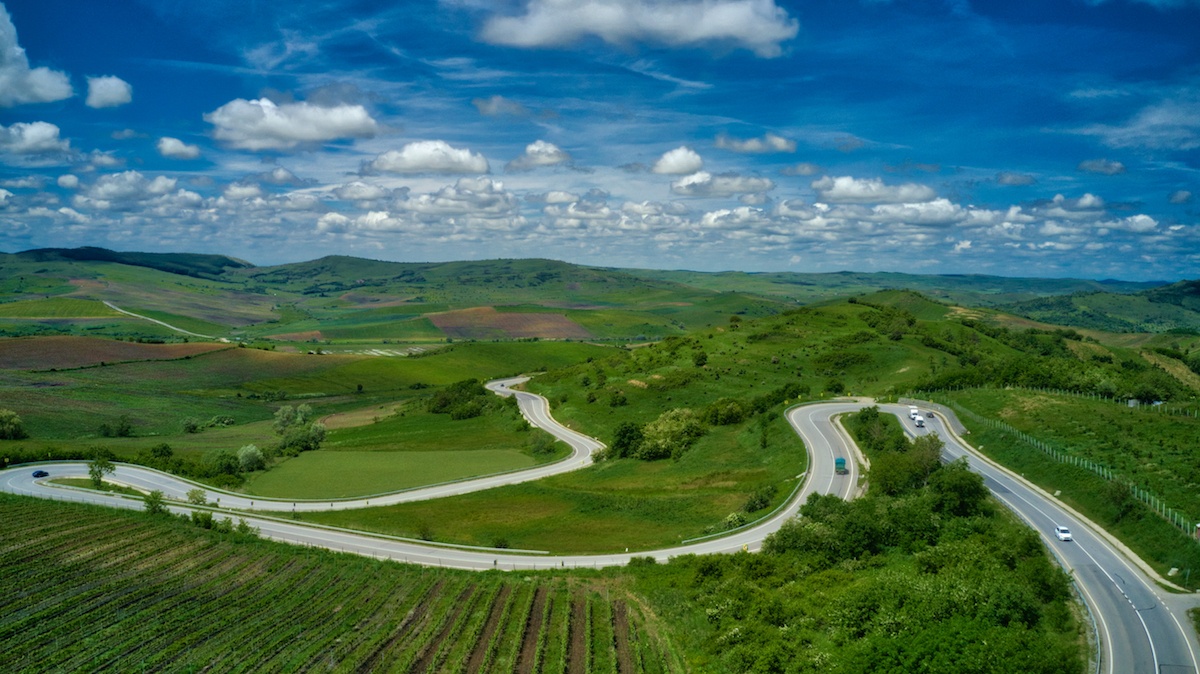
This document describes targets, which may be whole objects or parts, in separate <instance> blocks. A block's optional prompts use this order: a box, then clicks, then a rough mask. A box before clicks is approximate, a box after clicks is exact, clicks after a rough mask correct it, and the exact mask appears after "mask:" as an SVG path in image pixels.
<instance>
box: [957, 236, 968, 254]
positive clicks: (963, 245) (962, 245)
mask: <svg viewBox="0 0 1200 674" xmlns="http://www.w3.org/2000/svg"><path fill="white" fill-rule="evenodd" d="M970 249H971V240H970V239H963V240H962V241H959V242H958V243H956V244H954V252H955V253H961V252H963V251H967V250H970Z"/></svg>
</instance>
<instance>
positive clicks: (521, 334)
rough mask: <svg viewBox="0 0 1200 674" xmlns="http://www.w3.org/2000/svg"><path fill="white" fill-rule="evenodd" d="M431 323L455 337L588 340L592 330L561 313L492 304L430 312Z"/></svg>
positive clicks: (448, 335)
mask: <svg viewBox="0 0 1200 674" xmlns="http://www.w3.org/2000/svg"><path fill="white" fill-rule="evenodd" d="M428 318H429V320H430V322H432V323H433V324H434V326H436V327H437V329H438V330H441V331H442V332H443V333H445V335H446V336H447V337H451V338H454V339H522V338H527V337H538V338H541V339H589V338H591V336H592V335H591V333H589V332H588V331H587V330H585V329H584V328H583V326H581V325H579V324H578V323H576V322H575V321H572V320H571V319H569V318H567V317H566V316H563V315H561V314H518V313H502V312H499V311H496V310H495V309H494V308H493V307H475V308H473V309H462V310H459V311H447V312H444V313H438V314H429V316H428Z"/></svg>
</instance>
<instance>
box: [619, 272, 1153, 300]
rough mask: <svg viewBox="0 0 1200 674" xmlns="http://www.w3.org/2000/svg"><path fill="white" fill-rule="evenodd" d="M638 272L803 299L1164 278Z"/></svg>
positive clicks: (1045, 288)
mask: <svg viewBox="0 0 1200 674" xmlns="http://www.w3.org/2000/svg"><path fill="white" fill-rule="evenodd" d="M625 271H626V272H627V273H629V274H633V275H635V276H638V277H641V278H646V279H654V280H661V281H673V282H676V283H684V284H687V285H690V286H695V287H697V288H708V289H711V290H727V291H735V292H744V293H753V294H756V295H762V296H764V297H776V298H780V299H786V300H789V301H793V302H796V303H799V304H812V303H814V302H821V301H825V300H830V299H835V298H844V297H850V296H852V295H863V294H870V293H874V292H877V291H880V290H896V289H908V290H915V291H917V292H920V293H922V294H924V295H927V296H929V297H933V298H936V299H938V300H942V301H947V302H952V303H954V304H962V305H965V306H995V305H1001V304H1010V303H1013V302H1019V301H1024V300H1029V299H1035V298H1039V297H1046V296H1055V295H1065V294H1070V293H1079V292H1101V291H1103V292H1111V293H1117V294H1127V293H1135V292H1139V291H1143V290H1147V289H1150V288H1155V287H1157V286H1161V285H1163V284H1162V283H1154V282H1151V283H1140V282H1132V281H1111V280H1106V281H1092V280H1086V279H1047V278H1011V277H1004V276H983V275H971V274H945V275H931V274H900V273H895V272H873V273H870V272H850V271H843V272H834V273H803V272H735V271H729V272H716V273H707V272H693V271H666V270H655V269H629V270H625Z"/></svg>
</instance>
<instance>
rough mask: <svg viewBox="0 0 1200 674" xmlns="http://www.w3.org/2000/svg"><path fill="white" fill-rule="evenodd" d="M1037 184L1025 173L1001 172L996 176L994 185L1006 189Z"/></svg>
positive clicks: (1035, 179)
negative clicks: (1002, 186)
mask: <svg viewBox="0 0 1200 674" xmlns="http://www.w3.org/2000/svg"><path fill="white" fill-rule="evenodd" d="M1036 182H1037V178H1034V177H1033V176H1031V175H1029V174H1027V173H1014V172H1012V171H1001V172H999V173H997V174H996V183H997V184H998V185H1004V186H1006V187H1020V186H1024V185H1032V184H1034V183H1036Z"/></svg>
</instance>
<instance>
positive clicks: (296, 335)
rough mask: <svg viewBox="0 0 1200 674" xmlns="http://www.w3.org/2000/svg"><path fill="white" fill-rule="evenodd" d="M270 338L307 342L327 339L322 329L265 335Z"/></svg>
mask: <svg viewBox="0 0 1200 674" xmlns="http://www.w3.org/2000/svg"><path fill="white" fill-rule="evenodd" d="M264 336H265V337H268V338H270V339H281V340H283V341H285V342H307V341H309V340H310V339H317V340H321V339H325V337H324V336H323V335H322V334H321V331H320V330H308V331H306V332H284V333H281V334H278V335H264Z"/></svg>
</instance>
